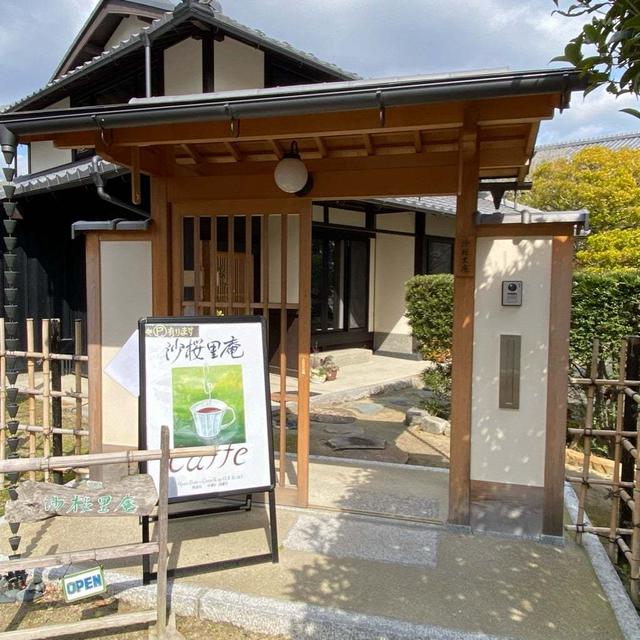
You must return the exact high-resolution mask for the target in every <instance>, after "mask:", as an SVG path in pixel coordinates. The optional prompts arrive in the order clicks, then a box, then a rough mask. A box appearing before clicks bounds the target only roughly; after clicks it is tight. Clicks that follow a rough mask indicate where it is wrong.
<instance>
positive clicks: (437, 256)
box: [423, 236, 453, 274]
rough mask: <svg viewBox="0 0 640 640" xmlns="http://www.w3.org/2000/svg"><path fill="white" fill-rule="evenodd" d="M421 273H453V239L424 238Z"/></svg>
mask: <svg viewBox="0 0 640 640" xmlns="http://www.w3.org/2000/svg"><path fill="white" fill-rule="evenodd" d="M423 273H427V274H430V273H453V238H440V237H435V236H427V237H426V238H425V265H424V270H423Z"/></svg>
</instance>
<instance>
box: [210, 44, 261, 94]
mask: <svg viewBox="0 0 640 640" xmlns="http://www.w3.org/2000/svg"><path fill="white" fill-rule="evenodd" d="M213 60H214V64H213V73H214V80H213V82H214V88H215V90H216V91H233V90H236V89H262V88H264V53H263V52H262V51H260V50H259V49H255V48H254V47H250V46H248V45H246V44H244V43H242V42H238V40H234V39H233V38H228V37H227V38H225V39H224V40H223V41H222V42H217V41H216V42H214V45H213Z"/></svg>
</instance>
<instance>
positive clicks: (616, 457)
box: [609, 340, 627, 563]
mask: <svg viewBox="0 0 640 640" xmlns="http://www.w3.org/2000/svg"><path fill="white" fill-rule="evenodd" d="M626 367H627V342H626V340H623V341H622V343H621V346H620V360H619V364H618V373H619V380H620V381H621V382H622V381H624V379H625V375H626ZM623 415H624V395H623V394H622V393H621V392H620V390H618V394H617V398H616V439H615V444H614V449H613V488H612V500H611V514H610V516H611V517H610V520H609V529H610V531H611V533H610V535H609V557H610V558H611V560H612V562H614V563H616V562H617V561H618V550H619V545H617V544H616V536H617V528H618V525H619V519H620V466H621V464H622V435H621V432H622V426H623V425H622V422H623Z"/></svg>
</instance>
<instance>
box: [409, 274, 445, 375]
mask: <svg viewBox="0 0 640 640" xmlns="http://www.w3.org/2000/svg"><path fill="white" fill-rule="evenodd" d="M406 299H407V317H408V318H409V324H410V325H411V329H412V331H413V335H414V336H415V338H416V340H417V342H418V348H419V349H420V352H421V353H422V356H423V357H424V358H425V359H426V360H435V361H436V362H443V361H445V360H448V359H449V357H450V354H451V339H452V333H451V327H452V325H453V276H452V275H451V274H448V273H443V274H437V275H432V276H415V277H413V278H411V280H409V281H408V282H407V289H406Z"/></svg>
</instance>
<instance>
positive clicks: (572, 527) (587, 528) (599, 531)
mask: <svg viewBox="0 0 640 640" xmlns="http://www.w3.org/2000/svg"><path fill="white" fill-rule="evenodd" d="M564 528H565V529H566V530H567V531H578V532H582V533H594V534H595V535H599V536H602V535H605V536H607V538H608V537H609V533H610V532H611V530H610V529H609V527H593V526H591V525H578V524H566V525H565V526H564ZM618 534H619V535H625V536H628V535H631V529H618Z"/></svg>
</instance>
